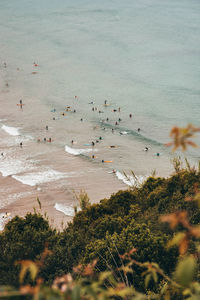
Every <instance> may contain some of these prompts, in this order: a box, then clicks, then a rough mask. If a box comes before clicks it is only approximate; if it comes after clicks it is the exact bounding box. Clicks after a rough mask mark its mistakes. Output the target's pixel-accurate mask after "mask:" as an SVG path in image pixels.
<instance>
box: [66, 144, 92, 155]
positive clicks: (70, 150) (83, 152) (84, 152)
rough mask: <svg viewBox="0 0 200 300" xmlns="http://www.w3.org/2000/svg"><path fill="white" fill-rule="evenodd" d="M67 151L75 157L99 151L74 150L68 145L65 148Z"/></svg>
mask: <svg viewBox="0 0 200 300" xmlns="http://www.w3.org/2000/svg"><path fill="white" fill-rule="evenodd" d="M65 151H66V152H68V153H70V154H73V155H80V154H86V153H90V152H92V151H97V150H96V149H95V150H94V149H74V148H70V147H68V146H67V145H66V146H65Z"/></svg>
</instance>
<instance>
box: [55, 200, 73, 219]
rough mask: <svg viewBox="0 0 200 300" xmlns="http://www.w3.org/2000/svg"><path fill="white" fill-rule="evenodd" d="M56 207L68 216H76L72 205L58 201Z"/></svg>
mask: <svg viewBox="0 0 200 300" xmlns="http://www.w3.org/2000/svg"><path fill="white" fill-rule="evenodd" d="M54 208H55V209H56V210H58V211H60V212H62V213H63V214H65V215H66V216H70V217H74V215H75V213H74V208H73V207H71V206H66V205H64V204H61V203H56V204H55V206H54Z"/></svg>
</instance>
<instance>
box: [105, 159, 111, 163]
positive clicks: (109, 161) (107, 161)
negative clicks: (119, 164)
mask: <svg viewBox="0 0 200 300" xmlns="http://www.w3.org/2000/svg"><path fill="white" fill-rule="evenodd" d="M112 162H113V161H112V160H104V163H112Z"/></svg>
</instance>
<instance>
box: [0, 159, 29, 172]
mask: <svg viewBox="0 0 200 300" xmlns="http://www.w3.org/2000/svg"><path fill="white" fill-rule="evenodd" d="M33 168H34V166H33V165H32V164H31V163H28V162H27V161H26V160H24V161H23V160H19V159H14V158H12V157H6V158H3V159H0V172H1V174H2V176H3V177H6V176H10V175H15V174H18V173H22V172H24V171H27V170H31V169H33Z"/></svg>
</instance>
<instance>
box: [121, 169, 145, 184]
mask: <svg viewBox="0 0 200 300" xmlns="http://www.w3.org/2000/svg"><path fill="white" fill-rule="evenodd" d="M115 174H116V176H117V178H118V179H119V180H122V181H123V182H124V183H125V184H127V185H128V186H136V187H137V186H140V185H141V184H142V183H144V182H145V180H146V179H147V176H142V175H136V176H135V177H134V176H131V175H127V176H125V175H124V174H122V173H120V172H119V171H117V172H116V173H115Z"/></svg>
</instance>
